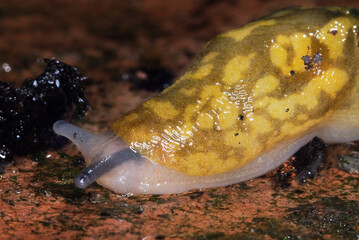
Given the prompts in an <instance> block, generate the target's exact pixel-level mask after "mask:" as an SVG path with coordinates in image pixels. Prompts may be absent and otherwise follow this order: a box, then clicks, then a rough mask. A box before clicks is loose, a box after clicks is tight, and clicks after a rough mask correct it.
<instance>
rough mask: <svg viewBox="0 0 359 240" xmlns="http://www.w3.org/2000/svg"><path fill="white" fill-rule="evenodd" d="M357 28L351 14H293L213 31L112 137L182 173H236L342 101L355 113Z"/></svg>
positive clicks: (328, 11) (118, 124)
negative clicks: (186, 66) (169, 82)
mask: <svg viewBox="0 0 359 240" xmlns="http://www.w3.org/2000/svg"><path fill="white" fill-rule="evenodd" d="M358 24H359V15H358V12H357V11H356V10H354V9H348V8H334V7H333V8H320V9H304V8H294V9H287V10H283V11H279V12H277V13H274V14H272V15H270V16H268V17H265V18H262V19H260V20H257V21H254V22H252V23H249V24H248V25H245V26H243V27H241V28H239V29H235V30H232V31H229V32H226V33H223V34H221V35H219V36H217V37H216V38H214V39H213V40H212V41H210V42H209V43H208V44H207V45H206V46H205V48H204V49H203V51H202V52H201V53H200V55H199V56H198V57H197V58H196V60H195V62H194V64H193V65H192V66H191V67H190V68H189V70H188V71H187V72H186V73H185V74H184V76H182V77H181V78H180V79H179V80H178V81H176V83H175V84H174V85H173V86H171V87H170V88H168V89H166V90H165V91H163V92H162V93H161V94H159V95H158V96H156V97H154V98H152V99H150V100H148V101H146V102H144V103H143V104H142V105H141V106H139V107H138V108H136V109H135V110H133V111H132V112H130V113H129V114H127V115H126V116H125V117H123V118H122V119H120V120H118V121H117V122H116V123H115V124H114V125H113V130H114V131H115V132H116V133H117V134H118V135H119V136H120V137H122V138H123V139H124V140H125V141H126V142H127V143H128V144H129V145H130V146H131V147H132V148H133V149H136V150H137V151H139V152H140V153H141V154H142V155H144V156H146V157H147V158H149V159H151V160H152V161H154V162H157V163H159V164H163V165H166V166H168V167H171V168H175V169H177V170H179V171H181V172H184V173H186V174H190V175H210V174H217V173H223V172H227V171H230V170H233V169H236V168H239V167H240V166H241V165H243V164H245V163H246V162H248V161H251V160H252V159H254V158H256V157H258V156H259V155H261V154H262V153H263V152H265V151H267V150H269V149H271V148H273V147H274V146H277V145H278V144H281V143H283V142H285V141H289V140H291V139H293V138H298V137H299V136H303V135H304V134H306V133H308V131H311V129H313V128H315V127H316V126H317V125H318V124H321V123H322V122H325V121H326V120H327V119H330V118H332V117H333V116H335V113H336V112H339V111H340V110H342V106H343V104H346V105H351V104H356V106H355V109H359V107H358V106H357V105H358V98H359V97H358V92H359V91H358V85H359V84H358V79H357V72H358V70H357V69H358V64H359V58H358V51H359V47H358V42H359V40H358V35H359V34H358V29H357V25H358ZM303 57H304V59H305V58H307V59H308V58H309V59H310V61H311V62H310V63H308V62H306V63H305V61H304V59H303ZM351 109H354V108H351ZM341 114H343V112H341ZM348 114H352V115H353V114H355V117H357V118H359V114H358V111H351V112H350V113H348Z"/></svg>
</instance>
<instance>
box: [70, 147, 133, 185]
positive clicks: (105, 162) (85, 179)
mask: <svg viewBox="0 0 359 240" xmlns="http://www.w3.org/2000/svg"><path fill="white" fill-rule="evenodd" d="M139 158H140V155H139V154H138V153H135V152H134V151H132V150H131V149H129V148H127V149H124V150H122V151H119V152H116V153H114V154H110V155H108V156H106V157H105V158H103V159H101V160H100V161H98V162H97V163H94V164H92V165H90V166H89V167H87V168H85V169H84V170H82V172H81V173H80V174H78V175H77V176H76V177H75V180H74V182H75V185H76V187H78V188H81V189H84V188H86V187H87V186H89V185H90V184H92V183H93V182H95V181H96V180H97V179H98V178H100V177H101V176H102V175H104V174H105V173H107V172H109V171H110V170H111V169H114V168H115V167H117V166H119V165H121V164H122V163H124V162H126V161H128V160H132V159H139Z"/></svg>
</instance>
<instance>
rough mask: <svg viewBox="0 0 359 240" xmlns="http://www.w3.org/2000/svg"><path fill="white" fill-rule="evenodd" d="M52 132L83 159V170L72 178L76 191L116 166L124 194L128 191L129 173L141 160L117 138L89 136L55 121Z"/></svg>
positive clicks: (79, 129)
mask: <svg viewBox="0 0 359 240" xmlns="http://www.w3.org/2000/svg"><path fill="white" fill-rule="evenodd" d="M53 128H54V131H55V133H57V134H59V135H61V136H64V137H66V138H68V139H69V140H71V141H72V142H73V143H74V144H76V146H77V147H78V148H79V149H80V151H81V153H82V155H83V156H84V158H85V161H86V166H87V167H86V168H85V169H84V170H83V171H82V172H81V173H80V174H78V175H77V176H76V178H75V185H76V186H77V187H79V188H86V187H87V186H88V185H90V184H91V183H93V182H94V181H97V180H98V179H101V177H103V176H104V175H106V174H108V173H110V172H111V170H113V169H115V168H116V167H117V166H120V167H121V169H122V170H121V172H124V174H123V176H122V179H121V181H122V185H124V189H123V190H124V192H125V191H126V190H127V189H128V187H131V181H132V183H133V179H132V178H131V175H130V174H129V173H131V172H133V170H134V168H136V165H141V163H142V161H143V160H142V157H141V156H140V155H139V154H137V153H135V152H134V151H132V150H131V149H129V148H128V147H127V145H126V144H125V143H124V142H123V141H122V140H121V139H120V138H118V137H116V136H115V135H113V134H110V133H108V134H101V135H96V134H92V133H90V132H88V131H86V130H84V129H81V128H79V127H76V126H74V125H72V124H70V123H67V122H65V121H57V122H56V123H55V124H54V126H53ZM105 180H106V178H105ZM128 190H130V189H128Z"/></svg>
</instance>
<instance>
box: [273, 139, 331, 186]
mask: <svg viewBox="0 0 359 240" xmlns="http://www.w3.org/2000/svg"><path fill="white" fill-rule="evenodd" d="M326 157H327V146H326V144H325V143H324V142H323V141H322V140H321V139H320V138H318V137H314V138H313V139H312V140H311V141H310V142H309V143H308V144H306V145H304V146H303V147H302V148H301V149H299V151H298V152H296V153H295V154H294V155H293V157H291V158H290V159H289V160H288V161H286V162H285V163H284V164H283V166H281V167H280V168H279V169H278V170H277V173H276V175H275V178H276V180H277V182H278V183H279V184H280V186H281V187H283V188H285V187H289V186H290V185H291V182H292V181H293V180H294V179H295V180H296V181H298V182H299V183H305V182H306V181H307V179H308V178H309V179H312V178H314V177H315V175H316V174H317V173H318V171H319V169H320V168H321V167H322V166H323V165H324V162H325V160H326Z"/></svg>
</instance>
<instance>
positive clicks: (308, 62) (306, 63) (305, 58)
mask: <svg viewBox="0 0 359 240" xmlns="http://www.w3.org/2000/svg"><path fill="white" fill-rule="evenodd" d="M301 59H302V60H303V61H304V65H309V64H310V63H311V62H312V59H311V58H310V57H309V55H305V56H303V57H302V58H301Z"/></svg>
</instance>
